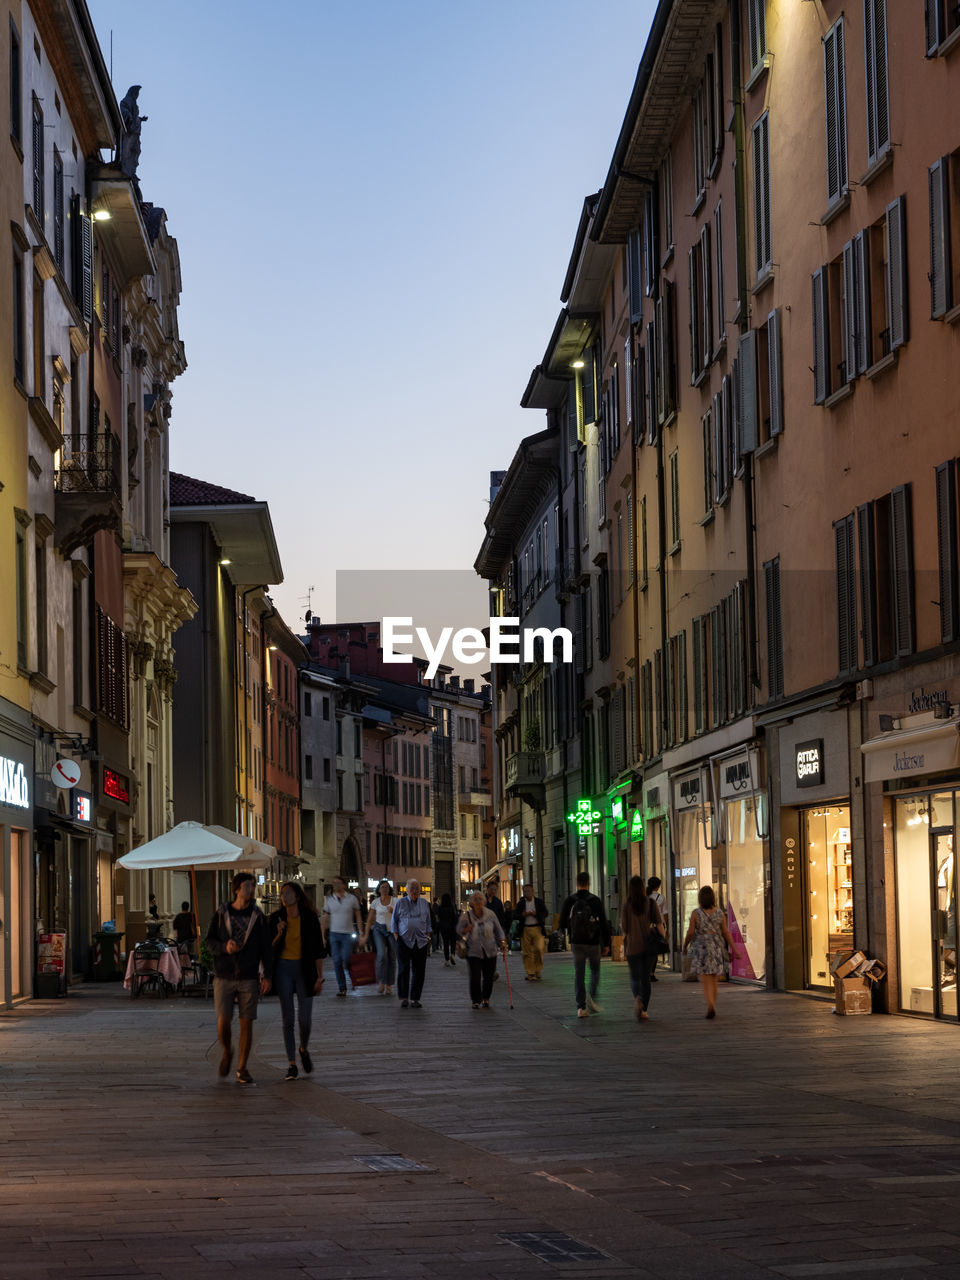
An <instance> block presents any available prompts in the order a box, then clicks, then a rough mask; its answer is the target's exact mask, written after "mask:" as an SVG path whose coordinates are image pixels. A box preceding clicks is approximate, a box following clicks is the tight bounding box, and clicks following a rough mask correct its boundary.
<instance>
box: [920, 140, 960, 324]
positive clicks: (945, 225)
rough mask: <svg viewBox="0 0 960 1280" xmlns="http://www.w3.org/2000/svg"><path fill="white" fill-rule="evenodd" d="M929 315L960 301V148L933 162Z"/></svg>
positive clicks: (938, 315)
mask: <svg viewBox="0 0 960 1280" xmlns="http://www.w3.org/2000/svg"><path fill="white" fill-rule="evenodd" d="M928 185H929V191H930V315H931V316H932V318H933V319H934V320H939V319H941V318H942V317H943V316H945V315H947V313H948V312H951V311H952V310H953V308H954V307H956V306H957V305H958V303H960V151H954V152H953V154H952V155H949V156H943V157H941V159H939V160H938V161H937V162H936V164H934V165H931V167H930V171H929V176H928Z"/></svg>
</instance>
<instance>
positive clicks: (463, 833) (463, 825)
mask: <svg viewBox="0 0 960 1280" xmlns="http://www.w3.org/2000/svg"><path fill="white" fill-rule="evenodd" d="M466 838H467V815H466V814H465V813H461V815H460V839H461V840H466Z"/></svg>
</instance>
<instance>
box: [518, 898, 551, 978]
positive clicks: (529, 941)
mask: <svg viewBox="0 0 960 1280" xmlns="http://www.w3.org/2000/svg"><path fill="white" fill-rule="evenodd" d="M513 920H514V923H515V924H516V926H517V930H518V932H519V934H520V950H521V953H522V955H523V967H524V969H526V971H527V981H528V982H539V981H540V980H541V978H542V977H543V953H544V951H545V950H546V945H547V939H546V932H547V928H546V926H547V904H546V903H545V902H544V900H543V899H542V898H538V897H536V896H535V895H534V892H533V885H532V884H525V885H524V886H523V897H522V898H521V899H520V901H519V902H518V903H517V905H516V908H515V909H514V912H513Z"/></svg>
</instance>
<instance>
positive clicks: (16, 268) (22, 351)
mask: <svg viewBox="0 0 960 1280" xmlns="http://www.w3.org/2000/svg"><path fill="white" fill-rule="evenodd" d="M23 288H24V272H23V253H22V252H21V250H20V247H19V245H16V244H15V245H14V246H13V376H14V378H15V380H16V381H17V382H19V383H20V385H21V386H23V384H24V380H25V378H26V371H25V369H24V362H25V360H26V316H25V312H24V308H25V305H26V304H25V300H24V296H23Z"/></svg>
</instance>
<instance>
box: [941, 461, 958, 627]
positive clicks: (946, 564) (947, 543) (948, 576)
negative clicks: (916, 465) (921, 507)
mask: <svg viewBox="0 0 960 1280" xmlns="http://www.w3.org/2000/svg"><path fill="white" fill-rule="evenodd" d="M937 564H938V569H939V581H940V639H941V640H942V641H943V643H944V644H949V643H950V641H951V640H956V639H957V635H958V616H957V464H956V463H955V462H954V461H953V459H952V458H951V460H950V461H949V462H942V463H941V464H940V466H939V467H937Z"/></svg>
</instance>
